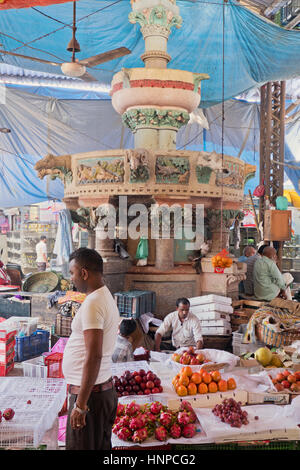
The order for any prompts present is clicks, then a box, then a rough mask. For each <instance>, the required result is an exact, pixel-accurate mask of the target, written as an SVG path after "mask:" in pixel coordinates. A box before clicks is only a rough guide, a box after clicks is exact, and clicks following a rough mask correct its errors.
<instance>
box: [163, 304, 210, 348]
mask: <svg viewBox="0 0 300 470" xmlns="http://www.w3.org/2000/svg"><path fill="white" fill-rule="evenodd" d="M176 307H177V308H176V310H175V311H174V312H171V313H169V314H168V315H167V316H166V317H165V318H164V321H163V323H162V324H161V325H160V326H159V328H158V329H157V331H156V334H155V350H156V351H160V350H161V346H166V345H165V344H164V343H162V338H163V337H164V336H166V335H167V333H170V332H171V331H172V345H170V347H166V349H171V350H176V349H179V348H181V347H187V346H194V347H196V348H197V349H201V348H202V347H203V337H202V332H201V322H200V320H199V319H198V318H197V316H196V315H194V314H193V313H192V312H191V311H190V302H189V300H188V299H186V298H185V297H182V298H179V299H177V300H176Z"/></svg>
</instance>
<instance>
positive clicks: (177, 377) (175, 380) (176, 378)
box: [172, 374, 180, 385]
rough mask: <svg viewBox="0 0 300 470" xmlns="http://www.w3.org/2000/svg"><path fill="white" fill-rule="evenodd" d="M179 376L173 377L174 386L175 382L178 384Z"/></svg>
mask: <svg viewBox="0 0 300 470" xmlns="http://www.w3.org/2000/svg"><path fill="white" fill-rule="evenodd" d="M179 377H180V376H179V374H177V375H175V377H173V379H172V385H175V382H178V379H179Z"/></svg>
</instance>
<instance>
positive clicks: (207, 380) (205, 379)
mask: <svg viewBox="0 0 300 470" xmlns="http://www.w3.org/2000/svg"><path fill="white" fill-rule="evenodd" d="M202 381H203V382H204V383H206V384H209V383H210V382H211V381H212V377H211V375H210V373H209V372H206V371H204V372H203V374H202Z"/></svg>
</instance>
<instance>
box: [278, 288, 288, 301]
mask: <svg viewBox="0 0 300 470" xmlns="http://www.w3.org/2000/svg"><path fill="white" fill-rule="evenodd" d="M278 297H280V298H281V299H283V300H287V295H286V292H285V290H283V289H281V291H280V292H279V294H278Z"/></svg>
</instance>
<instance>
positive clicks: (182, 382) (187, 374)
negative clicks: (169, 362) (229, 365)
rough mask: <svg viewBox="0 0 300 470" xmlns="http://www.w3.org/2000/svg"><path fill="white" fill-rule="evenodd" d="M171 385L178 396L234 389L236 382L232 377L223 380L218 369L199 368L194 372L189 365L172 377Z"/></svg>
mask: <svg viewBox="0 0 300 470" xmlns="http://www.w3.org/2000/svg"><path fill="white" fill-rule="evenodd" d="M172 385H173V387H174V389H175V391H176V393H177V395H179V396H180V397H184V396H187V395H197V394H198V393H199V394H206V393H216V392H226V391H227V390H234V389H235V388H236V382H235V379H234V378H233V377H230V378H229V379H227V380H225V379H223V378H222V376H221V373H220V372H219V371H218V370H214V371H211V372H208V371H206V370H204V369H200V370H199V372H194V371H193V370H192V368H191V367H190V366H185V367H183V368H182V369H181V371H180V373H179V374H177V375H175V377H173V379H172Z"/></svg>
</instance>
